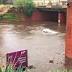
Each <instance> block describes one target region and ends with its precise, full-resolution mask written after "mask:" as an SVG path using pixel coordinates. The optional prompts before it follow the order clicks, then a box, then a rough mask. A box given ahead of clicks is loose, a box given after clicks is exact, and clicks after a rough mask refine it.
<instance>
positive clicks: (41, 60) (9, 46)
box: [0, 23, 65, 72]
mask: <svg viewBox="0 0 72 72" xmlns="http://www.w3.org/2000/svg"><path fill="white" fill-rule="evenodd" d="M45 28H49V29H51V30H55V31H57V32H58V34H54V35H50V34H48V33H43V32H42V30H43V29H45ZM64 36H65V30H64V27H63V26H61V27H58V26H57V25H54V24H53V23H51V24H50V25H49V24H41V25H28V26H26V25H14V24H9V25H0V56H5V54H6V53H10V52H15V51H19V50H28V64H29V65H33V66H34V67H35V69H32V72H48V70H50V69H54V68H63V67H64Z"/></svg>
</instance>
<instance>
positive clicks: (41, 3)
mask: <svg viewBox="0 0 72 72" xmlns="http://www.w3.org/2000/svg"><path fill="white" fill-rule="evenodd" d="M33 2H34V4H35V6H36V7H48V8H52V7H54V8H59V7H60V8H66V7H67V1H59V2H52V1H42V0H40V1H38V0H34V1H33Z"/></svg>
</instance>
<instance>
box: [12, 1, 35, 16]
mask: <svg viewBox="0 0 72 72" xmlns="http://www.w3.org/2000/svg"><path fill="white" fill-rule="evenodd" d="M13 4H14V6H15V7H16V8H18V9H19V10H21V11H22V12H23V14H25V15H26V16H31V15H32V13H33V11H34V9H35V6H34V4H33V2H32V0H15V1H14V2H13Z"/></svg>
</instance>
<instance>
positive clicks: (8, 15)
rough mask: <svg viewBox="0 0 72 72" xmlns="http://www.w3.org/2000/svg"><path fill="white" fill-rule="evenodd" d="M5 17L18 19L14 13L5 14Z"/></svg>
mask: <svg viewBox="0 0 72 72" xmlns="http://www.w3.org/2000/svg"><path fill="white" fill-rule="evenodd" d="M3 19H7V20H15V19H16V15H15V14H13V13H6V14H5V15H3Z"/></svg>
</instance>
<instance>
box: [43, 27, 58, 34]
mask: <svg viewBox="0 0 72 72" xmlns="http://www.w3.org/2000/svg"><path fill="white" fill-rule="evenodd" d="M42 32H43V33H46V34H50V35H53V34H58V33H59V32H56V31H54V30H51V29H48V28H46V29H43V30H42Z"/></svg>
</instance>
